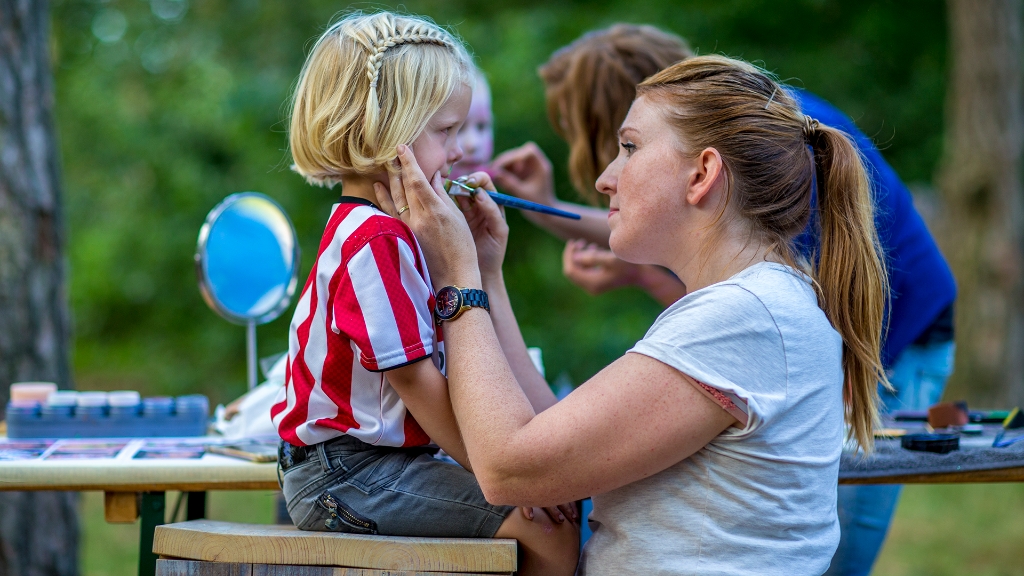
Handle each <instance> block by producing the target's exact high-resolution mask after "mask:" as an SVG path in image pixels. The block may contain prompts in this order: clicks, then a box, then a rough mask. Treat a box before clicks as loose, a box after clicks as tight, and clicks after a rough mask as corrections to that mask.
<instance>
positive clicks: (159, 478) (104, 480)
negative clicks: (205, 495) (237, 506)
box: [0, 438, 279, 492]
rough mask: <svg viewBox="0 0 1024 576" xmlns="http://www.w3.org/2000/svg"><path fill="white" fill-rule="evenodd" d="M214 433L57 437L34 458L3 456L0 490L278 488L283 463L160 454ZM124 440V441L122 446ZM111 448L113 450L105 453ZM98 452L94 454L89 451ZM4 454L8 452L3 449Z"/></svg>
mask: <svg viewBox="0 0 1024 576" xmlns="http://www.w3.org/2000/svg"><path fill="white" fill-rule="evenodd" d="M209 441H210V439H203V438H198V439H188V440H176V441H170V440H164V439H161V440H154V439H148V440H147V439H136V440H120V441H111V440H79V441H76V443H74V444H71V443H70V442H68V441H65V442H61V443H52V442H51V444H53V446H50V447H48V448H47V449H46V450H45V452H44V453H43V454H42V455H41V456H39V457H36V458H31V459H3V458H2V457H0V490H102V491H106V492H159V491H167V490H181V491H189V492H196V491H205V490H277V489H278V488H279V485H278V477H277V464H276V463H273V462H271V463H254V462H249V461H247V460H242V459H239V458H233V457H229V456H221V455H218V454H211V453H209V452H205V453H202V456H201V457H192V458H176V457H174V455H170V454H169V455H167V456H165V457H159V458H158V457H154V456H152V455H150V456H149V457H143V456H145V454H143V453H145V452H149V453H150V454H153V453H156V454H157V455H159V452H160V450H161V449H163V450H168V451H172V450H174V449H178V450H181V449H182V447H183V446H184V447H185V448H186V449H187V448H188V447H189V446H192V447H196V448H199V449H200V451H201V447H202V446H203V445H204V442H209ZM30 442H32V441H30V440H22V441H16V440H6V442H2V443H0V452H2V451H3V449H4V447H5V446H15V445H19V446H25V445H27V444H28V443H30ZM118 445H120V446H118ZM104 450H106V451H107V452H108V453H110V455H104V454H103V451H104ZM90 451H91V452H93V453H94V454H89V452H90ZM0 456H2V455H0Z"/></svg>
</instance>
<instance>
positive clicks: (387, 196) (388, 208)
mask: <svg viewBox="0 0 1024 576" xmlns="http://www.w3.org/2000/svg"><path fill="white" fill-rule="evenodd" d="M373 195H374V196H376V197H377V206H380V209H381V210H383V211H384V213H385V214H387V215H388V216H392V217H394V218H398V209H397V208H395V201H394V199H392V198H391V192H389V191H388V187H387V186H385V185H383V184H381V183H380V182H374V183H373Z"/></svg>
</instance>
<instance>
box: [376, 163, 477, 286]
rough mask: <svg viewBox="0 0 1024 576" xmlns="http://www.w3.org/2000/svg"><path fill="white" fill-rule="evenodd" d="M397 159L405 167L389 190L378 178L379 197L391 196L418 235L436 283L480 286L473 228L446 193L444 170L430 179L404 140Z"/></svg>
mask: <svg viewBox="0 0 1024 576" xmlns="http://www.w3.org/2000/svg"><path fill="white" fill-rule="evenodd" d="M398 160H399V162H400V163H401V166H402V170H401V172H399V173H398V174H391V175H390V184H391V190H390V194H389V193H388V192H389V191H388V190H386V189H385V187H384V185H383V184H381V183H380V182H375V183H374V185H373V189H374V192H375V193H376V195H377V196H378V198H380V197H382V196H384V197H387V196H390V198H391V200H392V202H393V203H394V205H395V206H396V207H397V208H398V209H397V213H398V214H399V218H400V219H401V220H402V222H405V223H406V224H408V225H409V227H410V228H411V229H412V231H413V233H414V234H415V235H416V239H417V241H418V242H419V244H420V249H422V250H423V254H424V256H426V259H427V265H428V267H429V268H430V277H431V279H432V280H433V282H434V287H435V288H440V287H442V286H449V285H456V286H464V287H467V288H480V287H481V285H482V282H481V280H480V269H479V267H478V265H477V255H476V245H475V243H474V241H473V232H472V231H471V230H470V227H469V224H468V223H467V222H466V218H465V216H463V214H462V212H461V211H459V208H458V206H456V205H455V203H454V202H453V201H452V200H451V198H449V197H448V194H447V193H445V191H444V187H443V186H442V182H441V173H440V172H435V173H434V174H433V176H432V178H431V180H430V182H428V181H427V178H426V176H424V175H423V171H422V170H420V166H419V164H418V163H417V162H416V157H415V156H413V153H412V148H411V147H409V146H406V145H404V144H402V145H399V146H398ZM488 200H490V198H488ZM492 203H493V201H492Z"/></svg>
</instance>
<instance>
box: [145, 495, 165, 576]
mask: <svg viewBox="0 0 1024 576" xmlns="http://www.w3.org/2000/svg"><path fill="white" fill-rule="evenodd" d="M164 507H165V500H164V493H163V492H143V493H142V510H140V512H141V516H142V522H141V523H140V524H141V526H140V528H139V576H156V554H154V553H153V533H154V532H155V531H156V527H157V526H159V525H161V524H163V523H164V514H165V512H164Z"/></svg>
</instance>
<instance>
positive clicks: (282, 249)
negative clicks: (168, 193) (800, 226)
mask: <svg viewBox="0 0 1024 576" xmlns="http://www.w3.org/2000/svg"><path fill="white" fill-rule="evenodd" d="M195 263H196V274H197V275H198V277H199V291H200V292H201V293H202V295H203V299H204V300H206V303H207V304H208V305H209V306H210V308H212V309H213V310H214V311H216V312H217V313H218V314H220V315H221V316H223V317H224V318H225V319H227V320H229V321H231V322H233V323H235V324H242V325H244V326H245V356H246V358H245V360H246V362H245V364H246V372H247V374H246V384H247V385H248V388H249V390H252V389H253V388H255V387H256V383H257V380H258V378H259V373H258V371H257V367H256V326H258V325H259V324H265V323H267V322H270V321H271V320H273V319H275V318H277V317H278V316H280V315H281V313H282V312H284V310H285V308H287V307H288V303H289V302H291V298H292V295H293V294H294V293H295V287H296V283H297V281H298V272H299V243H298V238H297V237H296V235H295V227H294V226H292V222H291V220H289V219H288V215H287V214H285V212H284V209H283V208H281V205H280V204H278V203H277V202H275V201H274V200H273V199H271V198H270V197H268V196H265V195H263V194H259V193H257V192H239V193H237V194H231V195H230V196H228V197H227V198H225V199H224V200H223V201H222V202H221V203H220V204H218V205H217V206H215V207H214V208H213V210H211V211H210V213H209V214H208V215H207V216H206V221H205V222H204V223H203V226H202V228H200V229H199V240H198V241H197V243H196V255H195Z"/></svg>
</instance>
